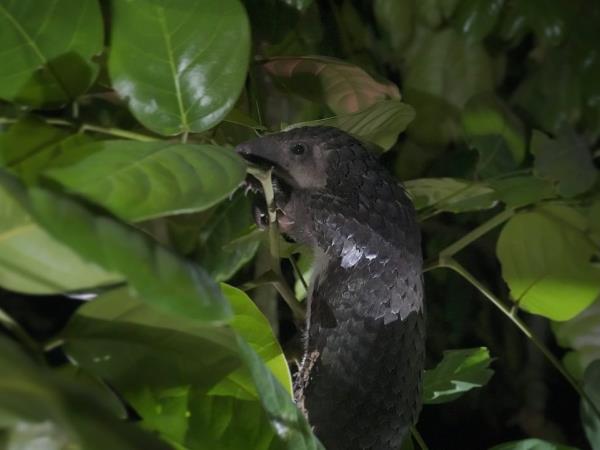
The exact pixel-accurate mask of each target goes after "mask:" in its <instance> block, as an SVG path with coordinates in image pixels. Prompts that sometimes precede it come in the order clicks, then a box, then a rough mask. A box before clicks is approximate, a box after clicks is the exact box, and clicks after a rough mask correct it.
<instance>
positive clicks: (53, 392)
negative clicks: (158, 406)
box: [0, 337, 168, 450]
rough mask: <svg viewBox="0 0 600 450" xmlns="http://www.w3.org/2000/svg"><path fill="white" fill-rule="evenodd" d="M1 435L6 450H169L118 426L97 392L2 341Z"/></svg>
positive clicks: (129, 426) (129, 427)
mask: <svg viewBox="0 0 600 450" xmlns="http://www.w3.org/2000/svg"><path fill="white" fill-rule="evenodd" d="M0 433H2V434H3V436H2V443H3V444H4V445H3V448H4V449H6V450H20V449H37V448H39V449H42V448H43V449H63V448H69V449H73V450H84V449H85V450H105V449H108V448H110V449H114V450H135V449H140V448H143V449H148V450H167V449H168V446H167V445H166V444H165V443H163V442H161V441H159V440H158V439H154V438H152V437H151V436H150V435H147V434H146V433H144V432H142V431H141V430H139V429H137V428H136V427H135V426H134V425H132V424H127V423H125V422H122V421H121V420H119V419H118V418H117V417H116V416H115V415H113V411H112V407H111V404H110V402H109V401H108V400H107V399H106V398H105V397H103V396H101V395H100V394H99V392H98V391H97V390H96V389H92V388H90V386H89V385H87V384H82V383H80V382H79V381H78V380H77V379H76V378H73V377H69V376H66V375H64V374H59V373H56V372H54V371H50V370H49V369H47V368H45V367H40V366H38V365H36V364H34V363H33V362H32V361H31V360H30V359H29V358H28V357H27V356H26V355H24V354H23V353H21V351H20V350H19V348H18V347H17V345H16V344H14V343H12V342H11V341H9V340H7V339H6V338H4V337H0Z"/></svg>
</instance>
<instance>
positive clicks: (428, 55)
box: [404, 28, 494, 144]
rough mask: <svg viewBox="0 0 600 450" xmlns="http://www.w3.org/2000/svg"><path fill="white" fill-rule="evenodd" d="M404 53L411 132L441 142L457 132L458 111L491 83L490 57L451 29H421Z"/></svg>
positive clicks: (492, 81)
mask: <svg viewBox="0 0 600 450" xmlns="http://www.w3.org/2000/svg"><path fill="white" fill-rule="evenodd" d="M413 42H414V44H413V45H412V46H411V47H410V49H409V51H408V53H407V62H406V66H405V67H406V68H405V71H404V96H405V100H406V102H407V103H409V104H410V105H412V106H413V107H414V108H415V109H416V110H417V111H418V114H417V117H416V119H415V121H414V122H413V123H412V124H411V126H410V127H409V129H408V130H409V133H411V135H412V136H414V137H415V139H417V140H418V141H419V142H424V143H431V144H445V143H447V142H449V141H450V140H453V139H456V138H458V137H459V136H460V134H461V131H462V130H461V126H460V123H459V112H460V110H461V109H462V108H463V106H464V105H465V104H466V102H467V101H468V100H469V99H470V98H471V97H472V96H473V95H475V94H478V93H481V92H487V91H491V90H493V88H494V74H493V71H492V62H491V60H490V57H489V56H488V54H487V52H486V50H485V49H484V48H483V47H482V45H481V44H479V43H476V42H471V41H469V40H468V39H467V38H466V37H465V36H462V35H460V34H459V33H457V32H456V31H454V30H453V29H449V28H447V29H443V30H440V31H435V32H432V31H428V30H421V31H420V32H419V33H418V35H417V36H416V37H415V39H414V40H413Z"/></svg>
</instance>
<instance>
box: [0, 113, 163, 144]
mask: <svg viewBox="0 0 600 450" xmlns="http://www.w3.org/2000/svg"><path fill="white" fill-rule="evenodd" d="M43 120H44V122H46V123H47V124H48V125H56V126H59V127H70V128H75V127H77V126H78V125H77V124H75V123H72V122H69V121H68V120H64V119H48V118H43ZM18 121H19V119H15V118H12V117H0V125H10V124H13V123H17V122H18ZM86 131H91V132H94V133H101V134H107V135H109V136H115V137H121V138H125V139H130V140H132V141H141V142H152V141H158V140H159V139H158V138H155V137H153V136H149V135H147V134H142V133H135V132H133V131H128V130H123V129H121V128H105V127H100V126H97V125H92V124H89V123H84V124H82V125H81V126H80V127H79V132H80V133H85V132H86Z"/></svg>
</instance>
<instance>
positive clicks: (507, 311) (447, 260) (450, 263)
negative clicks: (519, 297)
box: [432, 257, 600, 419]
mask: <svg viewBox="0 0 600 450" xmlns="http://www.w3.org/2000/svg"><path fill="white" fill-rule="evenodd" d="M438 267H446V268H448V269H451V270H453V271H455V272H456V273H458V274H459V275H460V276H462V277H463V278H464V279H465V280H467V281H468V282H469V283H471V285H472V286H473V287H475V288H476V289H477V290H478V291H479V292H481V293H482V294H483V295H484V297H486V298H487V299H488V300H489V301H491V302H492V303H493V304H494V306H496V307H497V308H498V309H499V310H500V311H502V313H503V314H504V315H505V316H506V317H508V318H509V319H510V321H511V322H513V323H514V324H515V325H516V326H517V328H519V330H521V332H522V333H523V334H524V335H525V336H526V337H527V338H528V339H530V340H531V342H533V344H534V345H535V346H536V347H537V348H538V349H539V350H540V351H541V352H542V354H543V355H544V356H545V357H546V359H547V360H548V362H550V364H552V365H553V366H554V368H555V369H556V370H558V372H559V373H560V374H561V375H562V376H563V377H564V378H565V380H567V382H568V383H569V384H570V385H571V386H572V387H573V389H575V391H577V393H578V394H579V396H580V397H581V398H582V399H584V400H585V401H586V402H588V404H589V405H590V407H591V409H592V410H593V411H594V413H595V414H596V416H598V418H599V419H600V409H598V407H597V406H596V404H595V403H594V402H593V401H592V399H591V398H590V397H589V396H588V395H587V393H586V392H585V391H584V390H583V389H582V388H581V386H579V383H577V381H576V380H575V379H574V378H573V377H572V376H571V374H570V373H569V372H567V371H566V370H565V368H564V367H563V365H562V364H561V363H560V361H559V360H558V359H557V358H556V357H555V356H554V355H553V354H552V352H551V351H550V350H549V349H548V348H547V347H546V346H545V345H544V343H543V342H542V341H540V340H539V338H538V337H537V336H536V335H534V334H533V332H532V331H531V330H530V329H529V327H528V326H527V325H526V324H525V323H524V322H523V321H522V320H521V319H520V318H519V316H518V315H517V314H516V312H514V311H512V310H511V308H509V307H508V306H506V305H505V304H504V303H503V302H502V301H501V300H500V299H499V298H498V297H496V296H495V295H494V294H493V293H492V292H491V291H490V290H489V289H488V288H486V287H485V286H484V285H483V284H481V283H480V282H479V280H477V278H475V277H474V276H473V275H471V273H470V272H469V271H468V270H467V269H465V268H464V267H463V266H462V265H461V264H460V263H459V262H458V261H456V260H455V259H454V258H452V257H440V260H439V263H438V265H437V267H432V269H433V268H438Z"/></svg>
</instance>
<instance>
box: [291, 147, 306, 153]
mask: <svg viewBox="0 0 600 450" xmlns="http://www.w3.org/2000/svg"><path fill="white" fill-rule="evenodd" d="M290 150H291V151H292V153H293V154H294V155H302V154H304V152H305V151H306V147H305V146H304V144H294V145H292V147H291V149H290Z"/></svg>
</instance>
